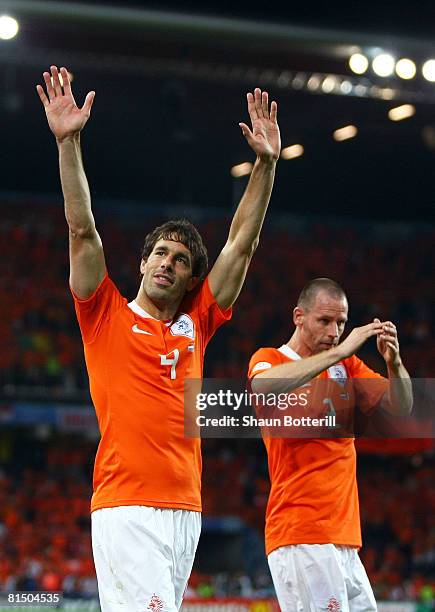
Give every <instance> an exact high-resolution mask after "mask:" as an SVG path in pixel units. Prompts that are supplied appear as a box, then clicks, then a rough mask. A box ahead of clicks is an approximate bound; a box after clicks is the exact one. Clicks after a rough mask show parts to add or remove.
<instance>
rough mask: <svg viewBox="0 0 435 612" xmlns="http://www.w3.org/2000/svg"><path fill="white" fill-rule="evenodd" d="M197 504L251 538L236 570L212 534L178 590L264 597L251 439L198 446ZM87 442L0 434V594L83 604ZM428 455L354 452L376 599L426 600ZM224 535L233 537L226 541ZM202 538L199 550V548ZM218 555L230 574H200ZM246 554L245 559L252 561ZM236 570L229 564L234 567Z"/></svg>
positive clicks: (264, 484)
mask: <svg viewBox="0 0 435 612" xmlns="http://www.w3.org/2000/svg"><path fill="white" fill-rule="evenodd" d="M203 451H204V453H203V454H204V471H203V502H204V518H205V523H206V521H207V518H208V517H213V518H214V519H216V517H228V516H231V517H237V518H238V519H241V521H240V522H241V523H243V525H245V526H246V527H245V531H246V533H249V531H250V530H252V535H251V536H250V537H251V540H250V542H254V539H253V538H254V534H255V536H256V537H257V539H258V542H261V546H260V549H261V550H259V552H258V554H257V556H256V557H255V558H252V559H251V558H250V555H252V554H253V553H254V549H255V546H253V545H252V544H250V543H248V546H246V543H245V548H244V549H243V551H241V554H240V560H239V561H238V563H239V566H238V567H235V566H234V563H235V562H234V558H233V559H231V560H230V559H227V560H226V559H225V554H228V555H233V556H234V555H235V554H236V553H235V552H234V550H235V549H233V550H232V551H227V552H226V551H225V550H219V549H225V543H224V540H223V539H222V536H219V537H218V538H217V539H216V540H207V529H206V528H205V530H204V535H203V538H204V542H205V546H206V547H207V546H208V547H209V548H210V550H206V551H205V553H204V551H203V553H202V554H201V555H199V556H198V558H197V563H196V564H195V568H194V572H193V574H192V577H191V580H190V583H189V588H188V591H187V594H188V595H190V596H199V597H222V596H242V597H256V596H257V597H265V596H273V587H272V582H271V579H270V575H269V573H268V571H267V566H266V564H265V559H264V548H263V544H262V534H263V529H264V515H265V508H266V503H267V497H268V491H269V481H268V477H267V464H266V453H265V450H264V449H263V444H262V442H261V441H260V440H204V441H203ZM94 454H95V442H91V441H87V442H86V441H84V440H83V438H82V437H79V436H77V435H76V436H72V435H67V434H63V435H61V434H59V433H57V434H55V435H52V436H50V437H49V438H47V439H40V438H39V437H38V432H35V431H31V430H30V429H27V430H25V429H21V430H15V431H11V430H7V431H4V432H2V433H1V434H0V591H1V590H23V591H27V590H34V589H38V590H62V591H64V594H65V596H69V597H81V598H92V597H95V596H96V593H97V587H96V580H95V573H94V567H93V562H92V552H91V545H90V517H89V500H90V495H91V472H92V462H93V457H94ZM434 464H435V458H434V457H433V456H431V455H430V454H413V455H409V456H404V457H402V456H388V455H385V456H383V457H382V458H381V457H377V456H372V455H364V454H361V455H360V459H359V475H358V481H359V489H360V502H361V517H362V529H363V542H364V545H363V548H362V550H361V557H362V560H363V562H364V565H365V567H366V570H367V573H368V574H369V577H370V579H371V581H372V584H373V586H374V590H375V593H376V595H377V597H378V598H379V599H389V600H396V601H408V600H410V601H417V600H419V599H420V600H421V599H424V598H428V597H430V598H431V599H433V598H434V597H435V579H434V574H435V517H434V513H433V508H434V507H435V490H434V488H433V473H434V467H435V466H434ZM232 537H233V538H234V537H235V536H232ZM207 542H209V544H207ZM204 554H205V555H206V556H209V557H211V556H220V558H222V559H223V567H231V568H232V571H222V568H221V570H220V571H215V572H210V571H207V567H205V568H204V567H202V563H201V559H204ZM254 556H255V555H254ZM236 565H237V563H236Z"/></svg>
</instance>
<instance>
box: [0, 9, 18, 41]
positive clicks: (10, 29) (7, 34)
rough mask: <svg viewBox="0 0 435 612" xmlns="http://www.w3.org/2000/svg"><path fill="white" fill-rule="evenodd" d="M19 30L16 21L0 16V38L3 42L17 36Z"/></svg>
mask: <svg viewBox="0 0 435 612" xmlns="http://www.w3.org/2000/svg"><path fill="white" fill-rule="evenodd" d="M18 30H19V25H18V21H17V20H16V19H14V18H13V17H9V15H2V16H1V17H0V38H1V39H3V40H10V39H11V38H14V36H16V35H17V33H18Z"/></svg>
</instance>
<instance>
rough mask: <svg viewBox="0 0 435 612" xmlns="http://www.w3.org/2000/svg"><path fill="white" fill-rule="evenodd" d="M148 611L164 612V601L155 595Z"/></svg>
mask: <svg viewBox="0 0 435 612" xmlns="http://www.w3.org/2000/svg"><path fill="white" fill-rule="evenodd" d="M147 610H151V612H161V611H162V610H163V600H162V598H161V597H159V596H158V595H156V594H155V593H154V595H153V596H152V597H151V601H150V603H149V604H148V606H147Z"/></svg>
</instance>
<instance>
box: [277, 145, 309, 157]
mask: <svg viewBox="0 0 435 612" xmlns="http://www.w3.org/2000/svg"><path fill="white" fill-rule="evenodd" d="M303 154H304V147H303V146H302V145H301V144H294V145H291V146H290V147H285V148H284V149H282V151H281V157H282V159H295V157H300V156H301V155H303Z"/></svg>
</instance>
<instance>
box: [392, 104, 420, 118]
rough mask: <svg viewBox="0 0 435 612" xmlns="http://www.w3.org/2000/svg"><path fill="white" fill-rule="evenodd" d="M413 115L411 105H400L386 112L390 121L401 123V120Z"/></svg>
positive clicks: (413, 111)
mask: <svg viewBox="0 0 435 612" xmlns="http://www.w3.org/2000/svg"><path fill="white" fill-rule="evenodd" d="M413 115H415V106H413V105H412V104H402V105H401V106H396V107H395V108H391V109H390V110H389V111H388V118H389V119H391V121H402V119H408V118H409V117H412V116H413Z"/></svg>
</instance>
